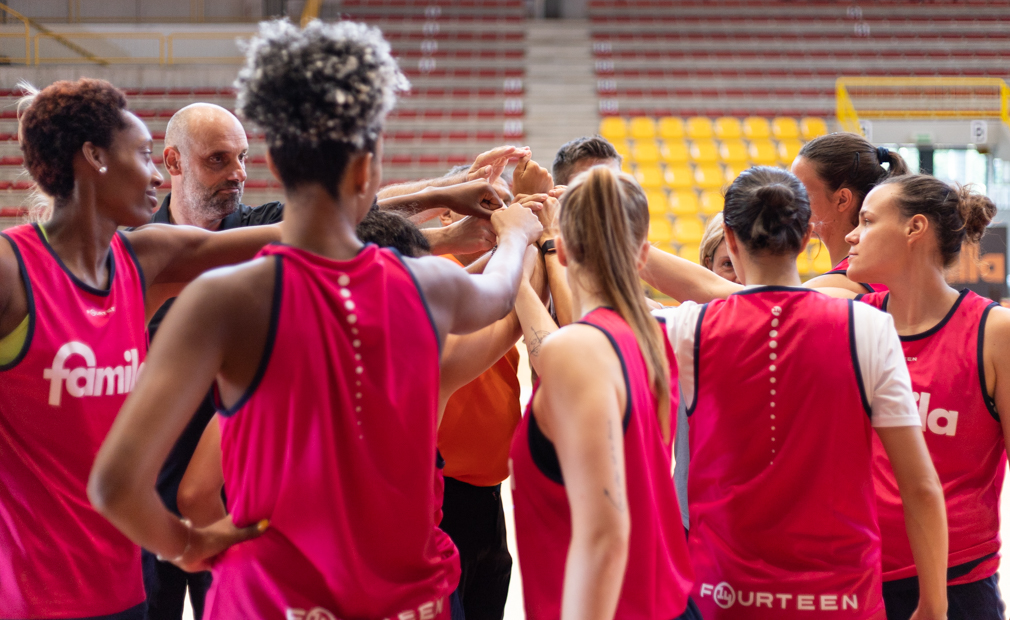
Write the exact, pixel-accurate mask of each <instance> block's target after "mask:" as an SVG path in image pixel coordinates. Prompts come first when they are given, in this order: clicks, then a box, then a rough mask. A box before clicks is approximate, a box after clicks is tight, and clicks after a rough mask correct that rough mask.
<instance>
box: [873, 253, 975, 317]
mask: <svg viewBox="0 0 1010 620" xmlns="http://www.w3.org/2000/svg"><path fill="white" fill-rule="evenodd" d="M912 265H923V267H913V266H912ZM896 273H900V274H901V277H900V278H896V279H895V280H894V281H893V282H889V283H888V285H887V287H888V289H890V293H891V294H890V297H889V298H888V300H887V312H888V314H890V315H891V316H892V317H893V318H894V327H895V329H896V330H897V331H898V333H899V334H901V335H903V336H909V335H914V334H919V333H922V332H924V331H926V330H928V329H930V328H932V327H933V326H934V325H936V324H937V323H939V322H940V321H941V320H943V317H944V316H946V315H947V313H948V312H949V311H950V308H951V306H953V305H954V302H955V301H956V300H957V297H958V294H959V293H958V292H957V291H956V290H954V289H953V288H951V287H950V286H949V285H948V284H947V281H946V280H945V279H944V277H943V270H942V269H939V268H937V267H934V266H933V263H932V261H931V260H930V259H929V258H928V257H922V260H919V259H916V260H910V261H909V265H908V268H906V269H902V270H900V271H896Z"/></svg>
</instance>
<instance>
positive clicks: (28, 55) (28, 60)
mask: <svg viewBox="0 0 1010 620" xmlns="http://www.w3.org/2000/svg"><path fill="white" fill-rule="evenodd" d="M0 11H3V12H4V13H6V14H8V15H10V16H11V17H13V18H15V19H17V20H19V21H20V22H22V23H23V24H24V25H25V33H24V35H22V34H21V33H17V34H15V33H13V32H3V33H0V38H4V39H19V38H21V37H22V36H24V39H25V63H24V64H26V65H30V64H32V48H31V36H32V32H31V24H30V23H29V21H28V18H27V17H25V16H24V15H22V14H21V13H18V12H17V11H15V10H14V9H12V8H10V7H9V6H7V5H6V4H0ZM14 60H15V59H14V58H11V61H12V62H13V61H14Z"/></svg>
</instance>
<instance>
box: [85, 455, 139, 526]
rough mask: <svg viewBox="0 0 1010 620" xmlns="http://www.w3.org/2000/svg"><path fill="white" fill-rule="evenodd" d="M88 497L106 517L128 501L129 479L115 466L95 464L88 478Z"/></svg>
mask: <svg viewBox="0 0 1010 620" xmlns="http://www.w3.org/2000/svg"><path fill="white" fill-rule="evenodd" d="M87 490H88V499H89V500H90V501H91V505H92V506H94V508H95V510H97V511H98V512H99V513H101V514H102V515H104V516H106V517H108V516H109V515H110V514H113V513H115V512H116V511H117V510H118V509H119V508H120V507H121V506H123V505H124V504H126V503H127V502H128V501H129V497H130V479H129V475H128V474H126V473H124V472H118V471H116V468H115V467H112V466H105V465H101V464H98V465H95V467H94V469H92V470H91V476H89V478H88V489H87Z"/></svg>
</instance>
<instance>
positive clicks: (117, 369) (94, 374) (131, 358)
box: [42, 342, 144, 407]
mask: <svg viewBox="0 0 1010 620" xmlns="http://www.w3.org/2000/svg"><path fill="white" fill-rule="evenodd" d="M74 355H80V356H81V357H82V358H84V363H85V364H86V366H78V367H77V368H73V369H69V368H64V364H65V363H66V361H67V359H69V358H71V357H73V356H74ZM123 359H124V360H125V361H126V364H125V365H123V366H106V367H99V366H97V360H96V359H95V352H94V351H92V350H91V347H89V346H88V345H86V344H84V343H83V342H68V343H66V344H65V345H63V346H62V347H60V349H59V351H57V352H56V357H54V358H53V365H52V366H51V367H50V368H46V369H45V370H43V371H42V378H43V379H48V380H49V404H50V405H52V406H53V407H59V406H60V402H61V400H62V397H63V384H64V382H66V386H67V393H68V394H70V395H71V396H73V397H74V398H81V397H83V396H102V395H103V391H104V395H105V396H110V395H112V394H113V390H115V393H116V394H127V393H129V392H131V391H133V386H134V385H135V384H136V383H137V375H138V374H139V373H140V371H141V370H142V369H143V367H144V365H143V364H140V354H139V353H138V352H137V350H136V349H129V350H127V351H124V352H123Z"/></svg>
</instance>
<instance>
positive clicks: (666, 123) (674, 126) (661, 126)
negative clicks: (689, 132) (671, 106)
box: [656, 116, 684, 140]
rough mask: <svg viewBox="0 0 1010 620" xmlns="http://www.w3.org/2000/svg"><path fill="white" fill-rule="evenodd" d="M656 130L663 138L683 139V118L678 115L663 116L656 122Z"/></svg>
mask: <svg viewBox="0 0 1010 620" xmlns="http://www.w3.org/2000/svg"><path fill="white" fill-rule="evenodd" d="M656 131H657V133H659V137H660V138H662V139H664V140H683V139H684V119H682V118H680V117H679V116H664V117H663V118H661V119H659V122H658V123H656Z"/></svg>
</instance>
